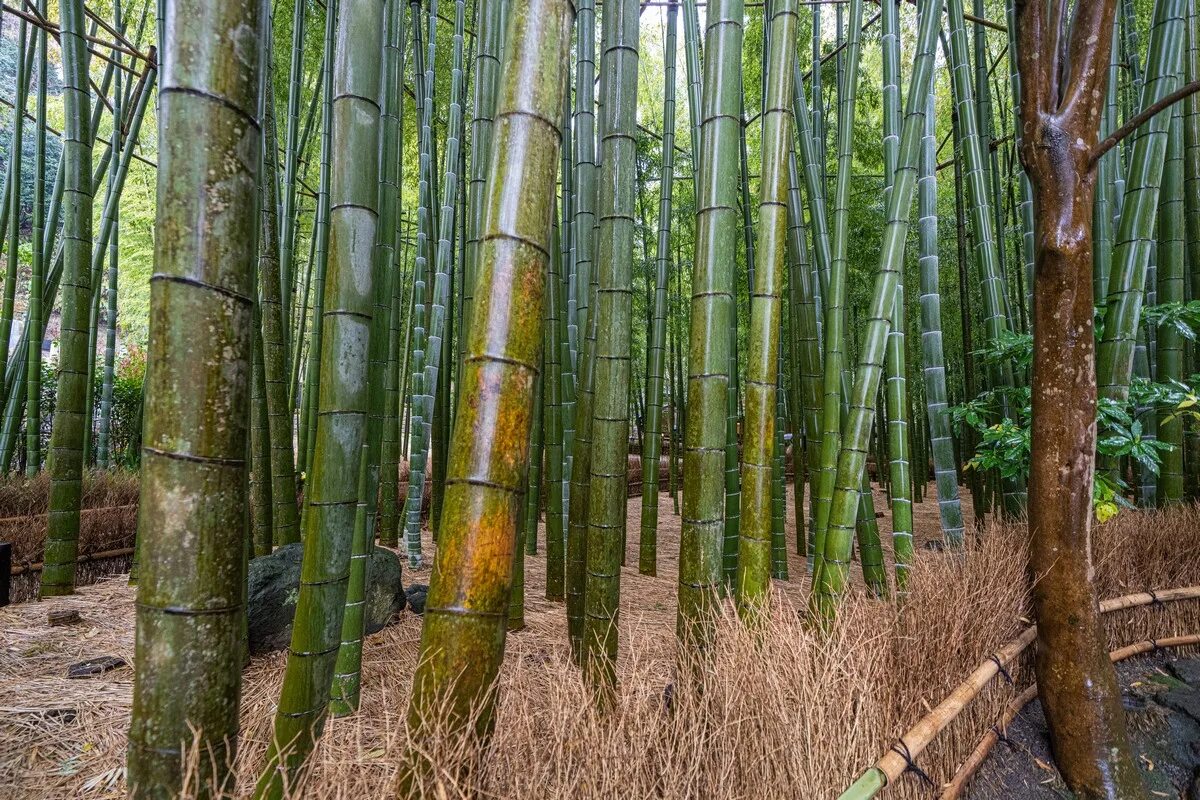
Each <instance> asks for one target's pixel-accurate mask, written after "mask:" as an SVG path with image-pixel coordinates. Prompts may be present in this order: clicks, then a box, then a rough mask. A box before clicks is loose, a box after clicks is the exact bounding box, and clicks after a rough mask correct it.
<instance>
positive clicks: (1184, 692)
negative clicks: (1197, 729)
mask: <svg viewBox="0 0 1200 800" xmlns="http://www.w3.org/2000/svg"><path fill="white" fill-rule="evenodd" d="M1158 702H1160V703H1162V704H1163V705H1164V706H1166V707H1167V708H1169V709H1171V710H1172V711H1178V712H1179V713H1180V714H1186V715H1187V716H1189V717H1191V718H1192V719H1193V720H1195V721H1197V722H1200V692H1196V691H1193V690H1191V689H1172V690H1170V691H1169V692H1167V693H1166V694H1165V695H1163V696H1162V697H1160V698H1159V699H1158Z"/></svg>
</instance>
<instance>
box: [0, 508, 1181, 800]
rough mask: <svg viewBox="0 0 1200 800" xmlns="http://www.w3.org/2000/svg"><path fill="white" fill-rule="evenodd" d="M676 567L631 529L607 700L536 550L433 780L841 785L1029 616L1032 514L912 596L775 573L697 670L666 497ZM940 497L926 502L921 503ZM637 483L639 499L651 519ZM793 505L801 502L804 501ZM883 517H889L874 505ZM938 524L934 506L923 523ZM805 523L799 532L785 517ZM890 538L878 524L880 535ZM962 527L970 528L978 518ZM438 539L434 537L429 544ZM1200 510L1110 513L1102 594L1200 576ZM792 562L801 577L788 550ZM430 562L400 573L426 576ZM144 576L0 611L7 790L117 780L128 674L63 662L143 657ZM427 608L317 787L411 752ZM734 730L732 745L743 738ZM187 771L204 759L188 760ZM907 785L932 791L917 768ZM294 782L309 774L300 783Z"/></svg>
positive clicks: (243, 762)
mask: <svg viewBox="0 0 1200 800" xmlns="http://www.w3.org/2000/svg"><path fill="white" fill-rule="evenodd" d="M661 500H662V507H661V509H660V511H661V515H662V516H661V520H662V522H663V525H664V527H663V530H662V532H661V533H660V550H659V558H660V569H659V575H660V576H662V577H657V578H648V577H645V576H641V575H638V574H637V571H636V563H637V539H636V537H631V541H630V543H629V546H628V559H627V563H628V564H630V565H633V566H630V567H626V569H625V572H624V574H623V576H622V579H623V581H624V582H625V585H626V586H627V587H628V591H625V592H623V593H622V594H623V597H622V603H623V607H622V612H621V625H622V631H621V641H622V642H623V643H627V646H624V645H623V648H622V651H621V656H620V660H619V661H618V664H617V673H618V676H619V693H618V699H617V702H616V703H615V705H614V706H613V707H612V708H611V709H610V710H609V711H608V712H607V713H606V714H600V713H598V712H596V711H595V710H594V709H593V704H592V703H591V702H590V701H589V695H588V693H587V690H586V689H585V687H584V686H583V684H582V682H581V681H580V679H579V677H578V672H577V670H576V668H575V667H574V666H573V665H572V664H571V660H570V654H569V651H568V646H567V637H566V621H565V616H564V614H563V611H562V607H561V606H560V605H557V604H552V603H548V602H546V601H544V600H542V599H541V597H542V594H543V592H544V560H543V557H542V556H541V555H538V556H535V557H533V558H531V559H529V561H528V565H527V570H526V579H527V582H528V583H527V588H526V598H527V603H528V608H527V610H526V614H525V617H526V628H525V630H523V631H521V632H519V633H516V634H513V635H512V636H510V637H509V640H508V647H507V655H506V659H505V666H504V670H503V672H502V675H501V679H500V685H499V687H498V691H499V713H498V718H497V727H496V736H495V739H494V741H493V744H492V746H491V748H490V749H489V750H488V751H487V752H485V753H480V752H476V751H474V750H473V749H472V748H471V747H470V746H469V745H468V744H466V743H464V742H461V741H449V740H447V739H445V738H442V737H438V736H434V737H432V738H431V739H430V740H429V742H430V744H429V748H430V751H431V752H430V753H428V755H429V756H430V760H431V762H432V763H433V764H434V765H436V768H437V771H436V773H435V774H433V775H431V776H426V777H427V779H428V781H429V784H428V785H427V787H426V788H427V790H428V791H427V795H426V796H430V797H445V798H457V797H468V796H476V797H529V796H533V797H548V798H558V797H564V798H565V797H571V798H590V797H613V796H622V797H664V798H676V797H678V798H684V797H711V798H719V797H739V798H758V797H762V798H767V797H778V796H799V797H814V798H821V797H833V796H836V795H837V793H838V792H840V791H841V789H843V788H845V786H846V785H848V784H849V782H850V781H851V780H853V778H854V777H855V776H856V775H857V774H858V772H859V771H861V770H862V769H863V768H864V767H866V766H868V765H869V764H871V763H873V762H874V761H875V759H876V758H878V756H879V755H880V754H881V753H882V752H884V751H885V750H886V749H887V747H888V746H889V745H890V744H891V742H892V741H893V740H894V738H895V737H896V736H898V735H899V734H900V733H902V732H903V731H904V730H905V729H906V728H907V727H909V726H910V725H911V724H912V723H913V722H915V721H916V720H917V719H918V718H920V717H921V716H923V715H924V714H925V713H926V712H927V709H928V708H930V707H932V706H933V705H935V704H936V703H937V702H938V701H939V700H940V699H941V698H942V697H943V696H944V695H945V694H946V693H947V692H949V691H950V690H951V689H952V688H953V687H954V686H955V685H957V683H958V682H959V681H961V680H962V678H963V676H964V675H966V674H967V673H968V672H969V671H970V670H971V669H973V668H974V667H975V666H976V665H977V664H978V663H979V662H980V661H982V660H983V659H984V658H986V657H987V656H988V654H989V653H991V652H992V651H993V650H995V649H997V648H998V647H999V646H1000V645H1002V644H1003V643H1005V642H1007V641H1008V640H1010V639H1011V638H1013V637H1014V636H1016V635H1017V634H1018V633H1019V632H1020V631H1021V630H1022V629H1023V628H1024V627H1025V626H1026V625H1027V619H1026V615H1027V605H1028V597H1027V592H1026V591H1025V589H1024V587H1025V586H1026V585H1027V581H1026V576H1025V569H1026V561H1025V556H1024V548H1023V546H1022V541H1023V538H1024V531H1023V530H1020V529H1017V528H1013V527H997V528H989V529H987V530H985V531H983V532H982V535H981V536H980V537H979V539H978V541H975V542H972V543H971V544H970V545H969V547H968V549H967V551H966V552H965V553H964V554H962V555H950V554H946V553H941V552H934V551H929V550H926V549H925V548H922V547H921V546H920V541H921V540H920V537H918V557H917V562H916V569H915V570H914V575H913V584H912V586H911V588H910V594H909V596H908V599H907V600H906V602H905V603H904V605H903V606H896V605H895V604H893V603H889V602H886V601H877V600H871V599H868V598H867V597H866V596H865V594H864V593H862V592H855V593H852V594H851V596H850V597H849V598H848V599H847V600H846V602H845V605H844V608H843V609H842V611H841V613H840V614H839V615H838V617H837V621H836V622H835V623H834V624H833V627H832V628H831V630H829V631H828V632H827V633H821V632H819V631H817V630H815V629H813V628H812V627H811V626H810V625H808V624H807V623H806V622H805V621H804V619H803V617H802V616H801V614H800V611H802V610H803V609H804V608H805V602H806V597H807V588H808V587H807V585H806V584H805V583H803V582H800V581H792V582H789V583H782V582H776V584H775V587H776V589H777V590H778V591H776V592H775V595H774V596H775V601H774V604H773V606H772V609H771V614H770V615H769V618H768V620H767V621H766V623H765V627H764V628H763V629H762V630H760V631H759V632H758V633H757V634H756V635H753V636H752V635H749V634H747V633H746V632H745V630H744V628H743V627H742V626H741V625H740V624H739V623H738V622H737V621H736V619H735V618H734V617H733V616H728V617H726V618H724V619H722V620H721V622H720V624H719V625H718V637H717V639H716V645H715V650H714V652H713V655H712V659H711V661H710V662H709V663H708V664H707V665H705V667H704V668H703V669H699V670H689V671H688V672H689V674H698V675H700V676H701V677H700V680H701V684H694V683H692V682H691V681H685V680H678V679H677V677H676V675H677V672H676V665H675V663H674V638H673V636H672V626H673V625H674V618H675V599H674V596H675V592H674V575H675V571H676V569H677V563H676V558H677V546H678V542H677V531H678V522H677V519H676V518H675V517H674V516H673V515H672V514H671V509H670V499H669V497H668V496H667V495H665V494H664V495H662V497H661ZM926 507H927V508H928V510H929V512H930V514H932V515H933V516H932V517H931V518H930V519H929V520H922V519H921V516H920V515H921V514H922V512H923V511H924V510H925V508H926ZM916 508H917V510H918V521H917V529H918V531H921V530H936V513H937V511H936V507H935V506H934V504H932V503H928V504H918V505H917V507H916ZM639 512H640V505H639V503H638V502H637V501H634V502H631V503H630V505H629V514H630V518H629V522H630V528H631V529H632V530H634V531H636V530H637V528H636V523H637V520H638V515H639ZM789 516H790V515H789ZM880 521H881V523H883V527H884V528H885V529H886V524H887V519H886V518H884V519H881V520H880ZM923 523H926V524H923ZM791 535H792V532H790V531H789V536H791ZM888 538H889V537H886V536H885V537H884V541H885V542H886V541H887V540H888ZM968 538H969V539H970V538H971V537H968ZM426 545H427V546H428V545H429V542H426ZM1198 545H1200V512H1197V511H1194V510H1190V509H1177V510H1173V511H1169V512H1149V513H1136V514H1135V513H1131V514H1125V515H1122V516H1121V517H1120V518H1118V519H1117V520H1114V521H1113V522H1110V523H1108V524H1106V525H1103V526H1100V527H1099V529H1098V530H1097V532H1096V540H1095V551H1096V567H1097V584H1098V587H1099V589H1100V593H1101V596H1102V597H1112V596H1118V595H1122V594H1127V593H1130V592H1135V591H1142V590H1144V589H1146V588H1152V589H1153V588H1169V587H1175V586H1185V585H1193V584H1197V583H1200V546H1198ZM792 561H793V563H792V564H791V567H792V574H793V575H802V574H803V569H802V565H801V562H800V560H799V559H798V558H797V557H796V556H795V555H794V554H793V555H792ZM427 578H428V574H427V573H422V572H418V573H411V572H410V573H406V575H405V581H406V582H409V581H417V582H425V581H426V580H427ZM132 600H133V593H132V591H131V590H130V589H129V588H128V587H127V586H126V585H125V582H124V580H122V579H120V578H114V579H110V580H107V581H104V582H102V583H100V584H98V585H96V586H92V587H86V588H84V589H82V590H81V591H80V592H79V594H77V595H75V596H72V597H65V598H58V599H54V600H51V601H45V602H42V603H29V604H22V605H18V606H15V607H13V608H10V609H6V610H4V611H0V643H2V645H3V647H2V649H0V786H3V787H5V791H6V792H8V791H11V792H12V796H14V797H18V798H22V797H45V796H72V797H74V796H81V797H106V796H119V795H121V793H122V792H123V789H124V786H123V779H124V773H123V768H124V747H125V734H126V729H127V726H128V713H129V702H130V687H131V683H132V673H131V671H130V670H129V668H122V669H118V670H115V671H113V672H110V673H108V674H106V675H104V676H101V677H99V678H94V679H89V680H77V681H68V680H67V679H66V678H65V672H66V667H67V666H68V665H69V664H71V663H74V662H76V661H80V660H83V659H85V658H88V657H92V656H95V655H102V654H103V655H115V656H118V657H121V658H124V659H126V660H127V661H131V660H132V655H133V645H132V642H133V623H132V619H133V615H132ZM56 608H76V609H78V610H79V611H80V613H81V615H82V617H83V620H84V622H83V624H82V625H81V626H76V627H70V628H50V627H47V626H46V624H45V623H46V613H47V611H49V610H51V609H56ZM1106 621H1107V624H1108V629H1109V634H1110V646H1111V647H1114V648H1115V647H1117V646H1119V645H1122V644H1126V643H1128V642H1131V641H1139V640H1142V639H1145V638H1148V637H1150V636H1160V637H1161V636H1169V635H1175V634H1182V633H1191V632H1195V631H1198V630H1200V604H1197V603H1194V602H1182V603H1176V604H1169V605H1166V606H1163V607H1150V608H1145V609H1139V610H1132V611H1127V612H1118V613H1117V614H1113V615H1109V617H1108V619H1107V620H1106ZM419 634H420V620H419V618H417V617H415V616H413V615H411V614H409V613H407V612H406V613H405V614H403V615H402V616H401V617H400V619H398V620H397V622H396V624H394V625H392V626H390V627H389V628H387V629H385V630H384V631H383V632H382V633H380V634H379V635H377V636H375V637H372V638H370V639H369V640H368V642H367V645H366V647H365V650H364V666H363V675H364V686H363V693H362V697H363V702H362V709H361V711H360V712H359V713H358V714H357V715H355V716H353V717H350V718H347V719H338V720H331V722H330V727H329V730H328V734H327V735H326V736H325V737H324V739H323V740H322V742H321V744H320V746H319V748H318V750H317V754H316V759H315V764H314V769H313V772H312V774H311V775H310V776H309V782H308V783H307V785H306V787H305V788H304V794H303V796H305V797H321V798H326V797H328V798H354V800H365V799H366V798H383V797H390V796H392V788H393V787H392V782H393V779H394V777H395V776H396V774H397V772H398V770H399V768H400V766H401V764H402V759H403V758H404V753H405V745H406V739H405V732H404V713H405V710H406V708H407V700H408V695H409V688H410V686H409V681H410V676H411V675H412V672H413V668H414V666H415V663H414V662H415V658H416V652H417V645H418V640H419ZM283 663H284V658H283V656H282V654H274V655H271V656H267V657H263V658H256V659H255V660H254V661H253V663H251V664H250V666H249V667H248V668H247V672H246V678H245V684H244V689H243V707H242V719H243V745H242V749H241V752H240V754H239V767H240V783H239V786H240V788H241V789H242V790H243V791H245V790H248V789H249V788H250V787H251V786H252V785H253V780H254V778H255V777H256V773H257V770H258V769H259V768H260V765H261V763H262V759H263V755H264V752H265V748H266V740H267V737H268V736H269V735H270V730H271V727H270V721H271V718H272V714H273V711H274V708H273V703H274V701H275V698H276V697H277V696H278V688H279V681H280V679H281V675H282V667H283ZM1010 672H1011V673H1012V676H1013V678H1014V680H1015V685H1011V686H1010V685H1008V684H1007V683H1006V682H1004V681H1003V680H1002V679H997V680H996V681H995V682H994V683H993V685H992V686H991V687H989V688H988V689H987V690H985V692H984V693H983V695H982V696H981V697H980V699H979V700H978V701H977V702H976V703H974V704H973V705H972V706H970V707H969V708H968V710H967V711H966V712H965V713H964V714H963V715H962V716H961V717H960V718H959V719H958V720H956V721H955V722H954V723H953V724H952V725H951V727H950V728H949V729H948V730H947V731H946V732H945V733H944V734H943V735H942V736H941V737H940V738H939V739H938V740H936V741H935V743H934V744H933V745H932V746H931V747H930V748H929V750H927V751H926V752H925V754H923V756H922V757H921V759H920V764H921V767H922V768H923V769H924V770H925V771H926V772H928V773H929V774H930V775H931V776H932V778H933V780H934V781H936V782H938V783H944V782H946V781H948V780H949V779H950V777H951V776H952V774H953V772H954V770H955V768H956V767H957V765H958V764H959V763H960V762H961V761H962V760H963V759H964V758H965V757H966V756H967V754H968V753H970V751H971V750H972V749H973V748H974V747H975V744H976V742H977V741H978V739H979V737H980V735H982V733H983V732H984V731H985V730H986V729H987V728H988V727H989V726H990V725H991V724H992V722H993V721H994V720H995V718H996V717H997V715H998V714H999V713H1000V711H1001V710H1002V709H1003V707H1004V706H1005V705H1007V704H1008V703H1009V702H1010V701H1011V700H1012V698H1013V697H1014V696H1015V695H1016V694H1017V692H1019V691H1020V690H1021V689H1022V688H1023V687H1024V686H1025V685H1027V684H1028V681H1029V680H1030V670H1029V668H1028V666H1027V665H1026V664H1021V665H1020V666H1019V667H1018V668H1017V669H1015V670H1010ZM735 744H736V746H734V745H735ZM193 768H194V770H197V771H198V770H201V769H204V768H205V765H202V764H195V765H194V767H193ZM889 791H891V792H892V793H893V796H895V797H904V798H909V797H912V798H915V797H925V796H927V794H928V791H929V790H928V788H927V787H922V786H921V785H920V784H919V783H918V781H917V780H916V779H915V778H912V777H906V778H904V779H903V780H901V782H900V783H899V784H898V785H897V786H895V787H893V788H892V789H891V790H889ZM299 795H300V787H295V791H294V796H299Z"/></svg>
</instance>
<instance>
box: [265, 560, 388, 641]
mask: <svg viewBox="0 0 1200 800" xmlns="http://www.w3.org/2000/svg"><path fill="white" fill-rule="evenodd" d="M303 558H304V546H303V545H302V544H299V543H295V544H287V545H284V546H283V547H279V548H276V550H275V552H273V553H271V554H270V555H266V556H259V557H258V558H254V559H251V561H250V574H249V584H250V591H249V595H248V597H247V606H248V610H247V616H248V622H249V638H250V652H251V653H254V654H258V653H269V652H272V651H275V650H284V649H286V648H287V646H288V643H289V642H291V640H292V619H293V617H295V615H296V600H297V599H298V597H299V593H300V563H301V561H302V560H303ZM405 602H406V601H405V595H404V587H403V586H402V585H401V582H400V559H399V557H397V555H396V554H395V553H393V552H392V551H391V550H385V549H384V548H382V547H376V548H375V550H374V552H373V553H372V554H371V560H370V563H369V564H368V566H367V596H366V610H367V622H366V627H367V630H366V633H368V634H372V633H378V632H379V631H381V630H383V628H384V626H385V625H387V624H388V622H389V621H391V619H392V617H394V616H395V615H396V614H397V613H399V612H400V611H403V610H404V605H405Z"/></svg>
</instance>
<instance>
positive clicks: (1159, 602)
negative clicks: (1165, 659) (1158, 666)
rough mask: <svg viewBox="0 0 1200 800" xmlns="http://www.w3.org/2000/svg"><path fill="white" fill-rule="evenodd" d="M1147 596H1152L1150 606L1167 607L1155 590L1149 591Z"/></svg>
mask: <svg viewBox="0 0 1200 800" xmlns="http://www.w3.org/2000/svg"><path fill="white" fill-rule="evenodd" d="M1146 594H1148V595H1150V605H1152V606H1157V607H1159V608H1162V607H1163V605H1165V604H1164V603H1163V601H1162V598H1160V597H1159V596H1158V594H1156V593H1155V591H1154V590H1153V589H1147V590H1146ZM1156 649H1157V648H1156Z"/></svg>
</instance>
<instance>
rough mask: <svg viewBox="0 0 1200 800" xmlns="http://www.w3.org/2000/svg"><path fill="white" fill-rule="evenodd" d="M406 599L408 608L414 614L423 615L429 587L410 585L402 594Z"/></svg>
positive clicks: (420, 584)
mask: <svg viewBox="0 0 1200 800" xmlns="http://www.w3.org/2000/svg"><path fill="white" fill-rule="evenodd" d="M404 594H405V596H406V597H407V598H408V607H409V609H411V610H412V612H413V613H414V614H424V613H425V597H426V595H428V594H429V587H428V586H426V585H425V584H423V583H414V584H410V585H409V587H408V589H406V590H405V592H404Z"/></svg>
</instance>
